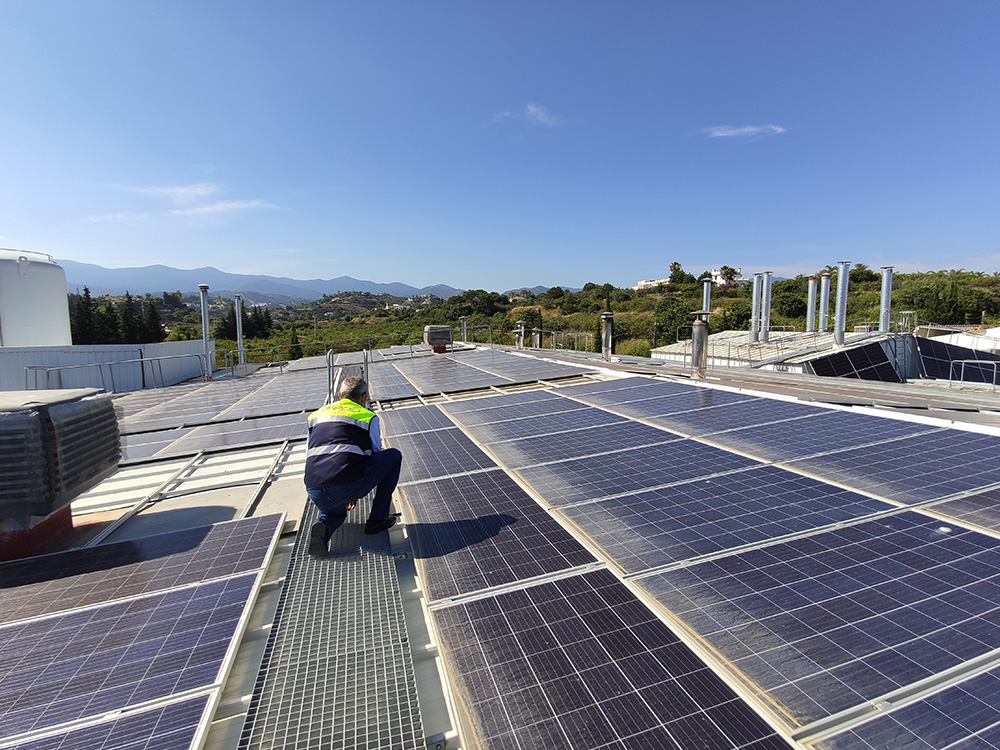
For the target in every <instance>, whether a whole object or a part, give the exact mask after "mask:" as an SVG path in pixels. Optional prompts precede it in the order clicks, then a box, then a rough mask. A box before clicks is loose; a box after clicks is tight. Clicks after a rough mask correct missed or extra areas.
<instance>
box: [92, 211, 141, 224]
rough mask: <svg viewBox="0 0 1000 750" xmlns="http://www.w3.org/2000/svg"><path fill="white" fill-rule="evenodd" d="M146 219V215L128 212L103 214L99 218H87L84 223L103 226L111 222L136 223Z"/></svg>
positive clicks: (95, 216)
mask: <svg viewBox="0 0 1000 750" xmlns="http://www.w3.org/2000/svg"><path fill="white" fill-rule="evenodd" d="M148 218H149V214H148V213H134V212H128V211H121V212H119V213H112V214H104V215H101V216H97V215H94V216H88V217H87V219H86V221H88V222H89V223H91V224H104V223H107V222H112V221H136V220H140V221H141V220H144V219H148Z"/></svg>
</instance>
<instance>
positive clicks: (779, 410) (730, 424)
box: [632, 398, 824, 435]
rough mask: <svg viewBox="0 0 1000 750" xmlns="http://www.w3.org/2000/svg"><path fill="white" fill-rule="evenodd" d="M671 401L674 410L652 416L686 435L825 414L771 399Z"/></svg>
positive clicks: (664, 425) (669, 427)
mask: <svg viewBox="0 0 1000 750" xmlns="http://www.w3.org/2000/svg"><path fill="white" fill-rule="evenodd" d="M671 401H672V404H671V405H672V406H673V408H674V411H672V412H665V411H663V410H662V409H657V410H656V411H658V412H662V413H661V414H660V415H659V416H658V415H655V414H650V415H649V416H648V419H649V421H650V422H652V423H653V424H657V425H660V426H661V427H666V428H667V429H669V430H674V431H676V432H680V433H683V434H685V435H707V434H710V433H713V432H720V431H722V430H731V429H734V428H738V427H745V426H746V425H750V424H753V425H759V424H765V423H767V422H778V421H780V420H785V419H793V418H796V417H806V416H810V415H814V414H821V413H823V411H824V410H823V409H820V408H818V407H816V406H807V405H806V404H802V403H797V402H793V401H777V400H775V399H768V398H753V399H748V400H745V401H737V402H734V403H731V404H724V405H722V406H712V407H696V408H694V409H690V408H686V407H689V406H690V403H684V402H686V401H688V399H686V398H685V399H681V398H676V399H672V400H671ZM643 403H644V402H641V401H640V402H638V403H636V404H633V405H632V406H633V407H635V408H636V409H639V408H640V407H641V406H642V405H643ZM635 416H638V417H642V416H643V415H642V414H641V413H640V414H637V415H635Z"/></svg>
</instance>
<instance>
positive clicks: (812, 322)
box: [806, 276, 816, 333]
mask: <svg viewBox="0 0 1000 750" xmlns="http://www.w3.org/2000/svg"><path fill="white" fill-rule="evenodd" d="M815 331H816V277H815V276H810V277H809V296H808V298H807V301H806V333H814V332H815Z"/></svg>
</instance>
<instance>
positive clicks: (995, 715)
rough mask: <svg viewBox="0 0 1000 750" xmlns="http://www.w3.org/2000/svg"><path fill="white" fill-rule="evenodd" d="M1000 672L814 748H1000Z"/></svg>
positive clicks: (907, 707)
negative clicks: (999, 699)
mask: <svg viewBox="0 0 1000 750" xmlns="http://www.w3.org/2000/svg"><path fill="white" fill-rule="evenodd" d="M997 696H1000V672H998V670H995V669H994V670H992V671H990V672H987V673H985V674H982V675H978V676H976V677H973V678H971V679H969V680H967V681H965V682H962V683H960V684H958V685H955V686H953V687H949V688H947V689H945V690H943V691H941V692H940V693H936V694H934V695H932V696H930V697H928V698H925V699H923V700H920V701H917V702H916V703H913V704H910V705H908V706H905V707H903V708H900V709H898V710H894V711H892V712H891V713H885V712H883V713H882V714H881V715H880V716H879V717H878V718H876V719H875V720H874V721H869V722H867V723H865V724H862V725H860V726H858V727H856V728H855V729H853V730H851V731H848V732H844V733H842V734H838V735H835V736H834V737H831V738H830V739H828V740H825V741H822V742H818V743H816V745H815V747H816V748H817V749H818V750H864V749H865V748H870V750H884V749H885V748H896V747H899V748H902V747H906V748H967V749H968V750H972V748H977V749H978V750H987V748H1000V702H998V700H997Z"/></svg>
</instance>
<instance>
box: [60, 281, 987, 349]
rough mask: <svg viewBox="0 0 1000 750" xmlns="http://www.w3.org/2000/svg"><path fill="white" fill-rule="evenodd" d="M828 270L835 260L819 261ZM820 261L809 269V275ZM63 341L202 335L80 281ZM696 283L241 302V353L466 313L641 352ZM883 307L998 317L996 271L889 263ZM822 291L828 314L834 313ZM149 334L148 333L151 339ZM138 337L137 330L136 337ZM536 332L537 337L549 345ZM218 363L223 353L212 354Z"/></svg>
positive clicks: (853, 312)
mask: <svg viewBox="0 0 1000 750" xmlns="http://www.w3.org/2000/svg"><path fill="white" fill-rule="evenodd" d="M820 270H821V271H822V270H825V271H828V272H830V273H831V275H832V284H831V286H832V292H831V297H834V296H835V291H836V268H835V267H827V268H826V269H820ZM818 273H819V272H817V274H818ZM880 291H881V277H880V275H879V274H878V273H877V272H875V271H872V270H871V269H869V268H868V267H867V266H865V265H864V264H860V263H859V264H857V265H855V266H854V267H853V268H852V269H851V271H850V287H849V294H848V301H847V320H848V327H849V328H850V327H852V326H854V325H859V324H862V323H866V322H875V321H877V319H878V313H879V296H880ZM751 292H752V290H751V285H749V284H746V285H725V286H721V287H720V286H716V287H714V288H713V290H712V311H711V317H710V321H709V322H710V325H711V328H712V330H713V331H718V330H747V329H749V327H750V307H751ZM807 293H808V278H807V277H806V276H798V277H796V278H794V279H785V280H781V281H776V282H774V284H773V286H772V301H771V325H772V327H773V328H781V327H784V328H785V329H789V328H791V329H795V330H804V329H805V314H806V296H807ZM69 303H70V311H71V322H72V324H73V340H74V343H79V344H82V343H137V342H139V341H140V340H149V341H152V340H162V339H163V338H167V339H168V340H178V339H190V338H198V337H200V336H201V312H200V301H199V298H198V297H197V295H187V296H183V295H181V293H180V292H164V293H163V294H162V295H161V296H159V297H157V296H152V295H148V294H147V295H145V297H142V298H132V297H131V296H130V295H127V294H126V295H125V296H124V297H97V298H91V297H90V293H89V291H88V290H87V289H86V288H85V289H84V293H83V294H80V295H76V294H71V295H69ZM701 304H702V284H701V280H700V279H696V278H695V277H694V276H692V275H691V274H689V273H686V272H685V271H684V270H683V269H682V268H681V267H680V265H679V264H677V263H674V264H672V266H671V275H670V281H669V282H668V283H666V284H662V285H660V286H658V287H655V288H651V289H643V290H634V289H623V288H619V287H615V286H613V285H611V284H595V283H588V284H585V285H584V287H583V289H581V290H580V291H578V292H570V291H567V290H565V289H563V288H562V287H552V288H551V289H549V290H547V291H545V292H542V293H533V292H531V291H528V290H524V291H523V292H521V293H520V294H517V295H512V296H510V297H508V296H504V295H501V294H498V293H496V292H487V291H484V290H481V289H473V290H469V291H466V292H464V293H463V294H460V295H456V296H454V297H450V298H449V299H440V298H438V297H434V296H430V295H426V296H423V297H420V298H418V299H407V298H401V297H394V296H392V295H388V294H371V293H368V292H344V293H340V294H337V295H327V296H324V297H322V298H321V299H318V300H316V301H314V302H309V303H305V304H301V305H297V306H271V307H263V306H257V307H251V308H250V309H249V310H247V309H245V310H244V319H243V330H244V337H245V339H246V344H245V345H246V347H247V349H249V350H251V351H250V354H251V358H252V359H262V360H272V359H294V358H296V357H301V356H311V355H315V354H322V353H323V352H324V351H325V350H326V349H329V348H334V349H337V350H349V349H358V348H361V347H363V346H374V347H379V346H388V345H391V344H397V343H400V344H401V343H407V342H408V341H410V342H415V341H417V340H419V336H420V333H421V332H422V331H423V327H424V326H425V325H451V326H455V327H456V329H457V328H458V326H459V322H460V319H461V318H462V317H465V319H466V325H467V327H468V330H469V332H470V334H474V336H475V340H477V341H480V342H485V341H488V340H489V339H490V336H492V339H493V341H494V342H496V343H502V344H512V343H513V332H514V330H515V327H516V324H517V321H518V320H523V321H525V323H526V325H527V328H528V329H529V330H530V329H532V328H539V329H542V330H543V331H572V332H583V333H590V334H593V339H592V340H593V341H596V342H599V340H600V315H601V313H602V312H604V311H607V310H610V311H611V312H613V313H614V314H615V322H614V326H615V351H616V353H618V354H625V355H632V356H648V354H649V350H650V349H651V348H653V347H655V346H663V345H666V344H671V343H674V342H675V341H676V340H677V338H678V335H680V337H681V338H686V337H687V335H688V334H689V331H690V326H691V322H692V320H693V318H692V315H691V313H692V312H694V311H695V310H698V309H700V308H701ZM892 306H893V310H897V311H901V310H912V311H915V313H916V315H917V318H918V319H919V320H920V321H921V322H932V323H938V324H962V325H969V324H980V323H984V324H994V325H995V324H998V323H1000V273H994V274H986V273H983V272H977V271H965V270H957V271H956V270H950V271H933V272H926V273H909V274H896V275H895V277H894V279H893V298H892ZM832 308H833V303H832V301H831V310H830V316H831V320H832V317H833V309H832ZM210 318H211V325H212V333H213V336H214V337H215V339H216V348H217V351H218V352H219V353H220V357H222V356H223V354H224V352H226V351H231V350H234V349H235V348H236V344H235V340H234V339H235V338H236V313H235V309H234V308H233V303H232V301H231V300H228V299H224V298H218V297H215V298H212V299H211V310H210ZM157 336H159V338H157ZM144 337H145V338H144ZM549 340H550V339H549V337H548V334H543V346H547V345H548V341H549ZM219 364H220V365H221V364H222V362H221V361H220V363H219Z"/></svg>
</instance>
